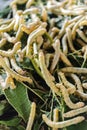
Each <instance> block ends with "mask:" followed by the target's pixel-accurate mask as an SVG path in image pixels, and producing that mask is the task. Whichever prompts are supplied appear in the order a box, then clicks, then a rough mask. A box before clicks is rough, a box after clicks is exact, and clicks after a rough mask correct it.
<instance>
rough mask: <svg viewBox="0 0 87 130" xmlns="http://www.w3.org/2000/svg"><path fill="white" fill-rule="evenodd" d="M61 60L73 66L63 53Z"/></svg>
mask: <svg viewBox="0 0 87 130" xmlns="http://www.w3.org/2000/svg"><path fill="white" fill-rule="evenodd" d="M60 58H61V60H62V61H63V62H64V63H65V64H66V65H67V66H72V64H71V62H70V61H69V60H68V58H67V57H66V55H65V54H64V53H63V52H62V51H61V52H60Z"/></svg>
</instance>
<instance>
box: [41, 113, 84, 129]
mask: <svg viewBox="0 0 87 130" xmlns="http://www.w3.org/2000/svg"><path fill="white" fill-rule="evenodd" d="M42 118H43V120H44V122H45V123H46V124H47V125H48V126H50V127H52V128H63V127H67V126H70V125H73V124H77V123H80V122H82V121H83V120H84V119H85V118H84V117H83V116H78V117H76V118H73V119H70V120H67V121H62V122H54V121H51V120H49V119H48V118H47V116H46V115H45V114H43V115H42Z"/></svg>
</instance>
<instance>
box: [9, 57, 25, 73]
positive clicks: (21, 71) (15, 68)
mask: <svg viewBox="0 0 87 130" xmlns="http://www.w3.org/2000/svg"><path fill="white" fill-rule="evenodd" d="M10 61H11V65H12V67H13V69H14V70H15V71H16V72H18V73H19V74H21V75H23V74H24V73H25V72H24V71H23V70H22V68H20V67H19V66H18V65H17V63H16V60H15V58H14V57H12V58H11V59H10Z"/></svg>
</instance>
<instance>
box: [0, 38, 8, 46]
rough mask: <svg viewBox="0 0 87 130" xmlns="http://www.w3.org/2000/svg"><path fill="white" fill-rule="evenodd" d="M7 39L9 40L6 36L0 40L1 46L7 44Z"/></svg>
mask: <svg viewBox="0 0 87 130" xmlns="http://www.w3.org/2000/svg"><path fill="white" fill-rule="evenodd" d="M6 41H7V40H6V38H2V39H1V40H0V48H1V47H2V46H4V45H5V44H6Z"/></svg>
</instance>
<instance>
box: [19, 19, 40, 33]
mask: <svg viewBox="0 0 87 130" xmlns="http://www.w3.org/2000/svg"><path fill="white" fill-rule="evenodd" d="M39 25H40V22H39V21H34V22H32V23H29V25H28V26H26V25H24V24H23V25H22V27H21V29H22V31H24V32H25V33H27V34H30V33H31V32H33V31H34V30H36V29H37V28H38V27H39Z"/></svg>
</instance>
